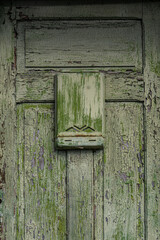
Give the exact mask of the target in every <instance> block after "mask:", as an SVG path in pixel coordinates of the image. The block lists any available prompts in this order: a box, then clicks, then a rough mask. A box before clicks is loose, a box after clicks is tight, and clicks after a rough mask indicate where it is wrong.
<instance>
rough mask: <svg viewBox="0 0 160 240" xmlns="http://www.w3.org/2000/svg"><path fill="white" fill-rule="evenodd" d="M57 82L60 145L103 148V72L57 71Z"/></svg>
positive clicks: (57, 121)
mask: <svg viewBox="0 0 160 240" xmlns="http://www.w3.org/2000/svg"><path fill="white" fill-rule="evenodd" d="M56 85H57V97H56V109H57V110H56V115H57V117H56V124H57V125H56V126H57V130H56V138H57V141H56V142H57V147H60V148H62V149H65V148H66V147H67V148H81V147H83V148H84V147H85V148H87V147H89V148H102V145H103V138H104V134H105V133H104V131H105V124H104V76H103V74H102V73H63V74H59V75H57V81H56ZM64 89H65V91H64ZM82 137H83V138H82ZM90 137H91V139H89V138H90Z"/></svg>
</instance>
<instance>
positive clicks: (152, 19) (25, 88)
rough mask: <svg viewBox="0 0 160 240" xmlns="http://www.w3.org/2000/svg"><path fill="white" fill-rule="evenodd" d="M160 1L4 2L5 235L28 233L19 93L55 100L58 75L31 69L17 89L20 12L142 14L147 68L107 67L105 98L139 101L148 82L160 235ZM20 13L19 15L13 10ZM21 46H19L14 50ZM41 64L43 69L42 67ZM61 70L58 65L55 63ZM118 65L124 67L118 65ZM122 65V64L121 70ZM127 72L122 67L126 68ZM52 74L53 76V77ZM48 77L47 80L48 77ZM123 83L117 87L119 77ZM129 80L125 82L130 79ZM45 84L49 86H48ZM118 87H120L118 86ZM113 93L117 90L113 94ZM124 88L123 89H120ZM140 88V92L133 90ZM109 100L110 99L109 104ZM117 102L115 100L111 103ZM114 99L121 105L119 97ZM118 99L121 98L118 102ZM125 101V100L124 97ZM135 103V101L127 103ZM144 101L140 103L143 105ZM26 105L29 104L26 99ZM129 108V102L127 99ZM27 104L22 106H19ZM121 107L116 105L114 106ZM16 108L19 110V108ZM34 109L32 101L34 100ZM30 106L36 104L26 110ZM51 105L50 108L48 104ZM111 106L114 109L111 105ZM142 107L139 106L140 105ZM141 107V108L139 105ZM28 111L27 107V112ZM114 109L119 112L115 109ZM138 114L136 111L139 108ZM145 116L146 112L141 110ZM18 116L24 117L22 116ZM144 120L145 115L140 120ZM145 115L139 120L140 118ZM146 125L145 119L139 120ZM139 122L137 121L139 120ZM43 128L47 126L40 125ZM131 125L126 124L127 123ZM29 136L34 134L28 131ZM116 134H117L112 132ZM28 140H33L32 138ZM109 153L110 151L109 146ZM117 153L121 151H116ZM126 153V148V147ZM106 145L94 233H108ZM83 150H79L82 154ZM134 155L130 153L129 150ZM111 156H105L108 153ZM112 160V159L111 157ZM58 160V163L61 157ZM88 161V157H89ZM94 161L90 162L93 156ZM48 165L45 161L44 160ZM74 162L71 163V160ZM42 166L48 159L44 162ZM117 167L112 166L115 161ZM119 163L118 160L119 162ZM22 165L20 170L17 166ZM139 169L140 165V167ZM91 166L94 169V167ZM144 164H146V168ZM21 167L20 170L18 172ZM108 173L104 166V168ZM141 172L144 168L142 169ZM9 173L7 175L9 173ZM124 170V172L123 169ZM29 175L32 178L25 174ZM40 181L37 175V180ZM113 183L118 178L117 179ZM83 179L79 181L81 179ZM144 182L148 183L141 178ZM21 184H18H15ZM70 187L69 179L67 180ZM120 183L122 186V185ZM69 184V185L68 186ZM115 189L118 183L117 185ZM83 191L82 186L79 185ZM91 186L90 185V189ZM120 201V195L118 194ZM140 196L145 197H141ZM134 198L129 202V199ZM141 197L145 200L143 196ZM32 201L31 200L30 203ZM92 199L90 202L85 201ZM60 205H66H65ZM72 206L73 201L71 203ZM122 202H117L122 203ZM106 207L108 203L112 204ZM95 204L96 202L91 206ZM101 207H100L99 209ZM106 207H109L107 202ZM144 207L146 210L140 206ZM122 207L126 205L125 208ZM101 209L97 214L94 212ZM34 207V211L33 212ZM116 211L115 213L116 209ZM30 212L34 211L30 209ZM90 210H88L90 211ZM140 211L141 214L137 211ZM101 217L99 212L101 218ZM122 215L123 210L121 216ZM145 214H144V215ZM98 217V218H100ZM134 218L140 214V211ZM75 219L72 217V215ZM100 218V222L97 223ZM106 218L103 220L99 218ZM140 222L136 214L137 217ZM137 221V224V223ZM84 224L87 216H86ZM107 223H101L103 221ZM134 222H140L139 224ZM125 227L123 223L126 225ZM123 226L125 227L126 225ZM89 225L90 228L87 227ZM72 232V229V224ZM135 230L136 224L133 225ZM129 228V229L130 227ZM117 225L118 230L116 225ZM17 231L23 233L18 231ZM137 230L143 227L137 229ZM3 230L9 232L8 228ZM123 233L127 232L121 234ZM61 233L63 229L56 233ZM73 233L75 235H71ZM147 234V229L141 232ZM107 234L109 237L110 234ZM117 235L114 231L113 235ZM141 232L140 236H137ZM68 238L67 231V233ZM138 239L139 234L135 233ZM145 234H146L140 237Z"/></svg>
mask: <svg viewBox="0 0 160 240" xmlns="http://www.w3.org/2000/svg"><path fill="white" fill-rule="evenodd" d="M159 9H160V5H159V3H158V2H157V3H156V2H153V3H151V2H149V3H145V1H143V4H142V2H139V3H135V4H134V3H131V4H127V3H118V4H108V5H107V4H106V5H103V6H101V5H97V6H66V7H65V6H57V7H55V6H54V7H31V8H17V9H16V11H15V10H14V8H12V9H10V8H5V9H4V8H1V12H0V13H1V16H0V19H1V20H0V29H1V34H0V51H1V59H0V78H1V79H0V80H1V81H0V92H1V95H0V99H1V101H0V114H1V119H0V129H1V150H0V158H1V165H0V175H1V182H0V186H1V188H2V189H3V192H4V198H3V199H4V207H3V225H4V226H5V227H4V231H3V233H5V235H6V239H7V240H9V239H12V240H13V239H17V238H18V237H19V236H20V234H22V236H23V233H24V230H25V229H24V227H23V226H24V225H23V221H24V216H23V213H24V209H23V208H24V205H23V181H24V180H23V178H24V175H23V171H24V169H23V167H24V166H23V164H22V162H20V163H19V162H18V167H17V166H15V165H16V156H15V152H16V150H17V148H19V147H21V144H22V143H23V141H24V137H23V135H22V132H23V129H22V130H21V128H22V126H23V124H24V119H23V118H21V117H20V116H18V115H17V129H18V122H19V120H20V122H21V125H19V126H20V131H18V134H17V141H18V142H19V144H17V147H16V134H15V126H16V109H15V107H16V105H15V95H16V98H17V102H23V101H46V102H47V101H53V100H54V95H52V94H53V93H54V88H53V75H54V74H55V73H54V71H53V72H52V71H44V72H42V71H36V72H35V71H34V69H33V70H32V71H28V70H27V72H26V73H23V71H22V73H21V74H19V75H17V78H16V79H17V83H16V88H17V92H15V85H14V83H15V82H14V74H15V66H16V62H15V56H14V47H13V44H14V40H15V39H14V37H15V35H16V32H14V30H13V27H14V23H15V22H14V20H13V19H14V17H15V16H16V17H17V19H19V20H27V19H36V20H39V19H47V18H50V19H51V18H54V17H60V18H63V17H64V18H65V17H66V18H67V17H78V18H86V17H88V18H89V17H91V18H94V17H99V18H101V17H109V18H110V17H111V18H132V19H133V18H136V19H142V21H143V27H144V28H143V37H144V41H143V43H144V46H145V48H144V49H143V50H145V54H144V56H145V58H144V59H143V60H144V63H145V65H144V74H139V73H136V72H135V73H133V72H132V73H131V72H130V73H129V74H128V73H127V72H124V73H115V72H116V71H114V73H113V72H107V75H106V76H107V77H106V89H107V79H109V80H108V83H109V85H108V86H109V88H108V92H107V91H106V92H107V95H106V100H107V98H108V101H118V100H120V101H125V100H126V101H140V102H143V100H144V95H143V86H142V85H143V76H144V83H145V105H144V106H145V108H144V110H145V111H144V116H143V117H144V123H145V129H144V130H145V136H146V137H145V138H146V141H145V148H146V149H147V152H146V153H145V206H144V208H145V216H144V217H145V229H144V230H145V239H146V240H150V239H159V238H160V230H159V229H160V227H159V224H160V220H159V216H160V209H159V206H160V204H159V201H160V199H159V198H160V197H159V196H160V195H159V181H160V177H159V176H160V174H159V157H158V156H159V149H160V146H159V144H160V140H159V139H160V136H159V134H160V133H159V121H160V120H159V106H160V103H159V97H160V96H159V95H160V92H159V89H160V84H159V80H160V79H159V76H160V71H159V51H160V49H159V38H160V31H159V16H160V14H159V11H160V10H159ZM14 15H15V16H14ZM15 52H16V51H15ZM39 70H40V69H39ZM55 71H57V69H55ZM118 71H119V70H118ZM120 71H121V70H120ZM121 72H122V71H121ZM48 77H49V79H48ZM43 79H44V81H43ZM115 79H117V82H118V83H119V86H118V87H117V82H116V80H115ZM125 83H126V84H125ZM43 86H44V88H43ZM118 90H119V91H118ZM111 93H112V95H111ZM121 93H122V94H121ZM134 93H135V94H134ZM108 104H110V103H107V105H108ZM111 104H112V103H111ZM114 104H115V105H114ZM114 104H113V105H114V106H116V103H114ZM117 104H118V103H117ZM119 104H120V103H119ZM128 104H130V103H128ZM132 104H133V105H134V106H137V107H138V106H141V104H140V103H132ZM138 104H140V105H138ZM25 106H26V105H25ZM125 106H126V109H127V106H129V105H127V103H125ZM20 108H23V105H22V107H20V106H19V107H18V109H20ZM38 108H40V105H37V109H38ZM115 108H116V107H115ZM18 109H17V112H19V110H18ZM30 109H32V107H31V106H30ZM27 111H31V110H27ZM48 111H49V110H48ZM108 111H110V110H108ZM116 111H117V113H118V114H119V115H121V113H120V112H119V110H116ZM136 112H137V110H136ZM138 113H139V114H140V112H139V110H138ZM26 114H27V113H26ZM112 114H113V115H114V113H112ZM134 115H135V116H134V117H135V118H136V114H134ZM141 117H142V116H141ZM18 119H19V120H18ZM132 121H133V120H132V119H131V122H129V124H131V125H134V123H132ZM141 121H142V120H141ZM141 121H140V122H141ZM140 126H142V124H140ZM136 127H137V126H136ZM41 129H42V130H43V128H42V127H41ZM124 131H126V128H124ZM26 134H28V135H27V136H29V133H26ZM112 140H113V138H112ZM27 144H29V141H27ZM23 151H24V150H23V147H22V149H21V154H20V155H19V159H20V161H22V160H23V158H22V155H23ZM104 154H105V152H104ZM115 154H116V153H115ZM124 154H127V153H124ZM73 155H75V152H73ZM102 155H103V154H102V151H98V152H97V151H95V152H94V154H93V158H92V160H94V163H93V165H92V166H94V170H93V179H92V181H93V187H92V189H94V191H93V193H94V194H95V195H94V194H93V199H94V201H93V205H92V209H93V222H92V223H93V227H92V233H91V231H90V236H91V235H92V236H94V235H95V239H98V240H99V239H103V212H102V209H103V176H104V183H105V180H106V177H105V175H103V157H102ZM79 156H80V155H79ZM129 156H131V155H129ZM105 159H106V156H105ZM106 160H107V159H106ZM57 164H58V163H57ZM86 164H87V163H86ZM90 164H91V162H90ZM44 166H45V165H44ZM68 166H70V165H68ZM41 167H42V168H43V165H41ZM110 167H112V166H110ZM117 167H118V166H117ZM44 168H45V167H44ZM18 169H19V170H18ZM138 169H139V167H138ZM89 170H90V171H91V169H89ZM141 170H142V169H141ZM17 171H18V172H19V174H20V175H18V177H19V178H18V177H17V174H16V172H17ZM104 174H105V172H104ZM137 174H139V172H138V171H137ZM112 175H113V179H114V178H115V177H116V176H117V175H116V174H115V172H114V171H112ZM4 176H5V177H4ZM118 176H119V175H118ZM127 177H128V175H126V174H125V173H124V172H122V174H121V178H120V181H121V182H122V183H123V184H124V185H125V186H126V184H125V181H126V179H127ZM16 178H17V179H18V181H19V179H21V180H20V181H21V185H19V182H17V183H16ZM25 181H27V179H26V180H25ZM37 181H38V180H37ZM113 183H114V181H113ZM78 184H79V183H78ZM134 184H136V179H134ZM141 184H142V185H143V183H141ZM16 185H17V187H18V190H16ZM63 187H65V184H64V186H63ZM118 189H119V188H118ZM68 190H70V189H68ZM113 190H114V189H113ZM76 192H78V190H76ZM90 192H91V191H90ZM16 193H17V204H20V205H17V211H20V212H19V214H20V215H19V219H17V224H18V222H19V225H18V226H20V225H21V224H22V225H21V227H22V229H21V232H20V233H16V232H17V231H18V230H19V229H18V228H17V227H16V224H15V221H16V212H17V211H14V208H15V200H16V199H15V197H16ZM113 193H114V196H115V197H116V196H117V195H116V193H115V192H114V191H113ZM140 197H141V196H140V195H137V198H138V199H140ZM108 198H109V194H108V192H106V191H105V192H104V201H107V200H105V199H108ZM117 201H118V200H117ZM139 202H140V201H139ZM139 202H136V204H137V212H138V213H137V214H140V213H141V214H142V212H141V211H142V209H143V205H142V207H141V208H140V205H139ZM129 203H130V202H129ZM141 203H142V202H141ZM28 204H29V203H28ZM86 204H87V203H86ZM60 206H61V205H60ZM67 206H69V205H67ZM117 206H118V205H117ZM105 207H107V208H108V205H106V206H105ZM90 209H91V208H90ZM97 209H98V210H97ZM105 209H106V208H105ZM140 209H141V210H140ZM121 211H122V209H121ZM95 212H96V214H95ZM34 214H35V212H33V215H34ZM113 214H114V213H113ZM125 214H127V211H125V213H124V216H126V215H125ZM27 216H28V217H29V214H28V215H27ZM88 216H89V215H88ZM137 216H138V215H137ZM97 217H98V218H97ZM119 217H120V216H119ZM142 217H143V216H142ZM98 219H99V220H98ZM134 219H137V218H136V217H135V218H134ZM104 220H105V221H106V222H105V221H104V223H105V224H107V223H108V224H110V219H109V218H108V217H107V216H105V215H104ZM70 221H73V219H70ZM97 222H98V224H97ZM100 222H101V224H100V225H99V223H100ZM135 223H136V220H135ZM135 223H134V224H135ZM84 224H85V222H84ZM101 226H102V227H101ZM110 226H111V232H108V229H106V228H105V236H107V234H112V231H113V227H116V228H117V229H118V227H119V225H118V223H117V225H116V224H115V223H114V224H113V225H110ZM134 226H135V225H134ZM123 227H124V226H123ZM123 227H122V229H123ZM84 229H85V228H84ZM71 230H72V231H71V232H70V233H69V234H72V233H73V229H71ZM131 230H132V229H131ZM131 230H130V231H131ZM117 231H118V230H117ZM16 234H18V235H17V236H16ZM63 234H67V232H65V231H64V232H63ZM136 234H138V232H136ZM3 235H4V234H3ZM123 235H124V234H123V233H122V236H123ZM57 236H58V235H57ZM70 236H71V235H70ZM141 236H143V235H141ZM106 238H107V237H106ZM114 238H115V237H114ZM138 238H140V237H138ZM20 239H23V240H24V238H23V237H21V238H20ZM64 239H65V237H64ZM118 239H131V237H130V236H128V237H127V236H125V237H121V235H119V236H118ZM134 239H137V237H134ZM141 239H143V238H142V237H141Z"/></svg>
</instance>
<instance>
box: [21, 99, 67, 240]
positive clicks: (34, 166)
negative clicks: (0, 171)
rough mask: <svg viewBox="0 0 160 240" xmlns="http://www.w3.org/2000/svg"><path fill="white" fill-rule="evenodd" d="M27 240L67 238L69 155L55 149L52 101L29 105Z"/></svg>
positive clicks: (26, 123) (26, 148)
mask: <svg viewBox="0 0 160 240" xmlns="http://www.w3.org/2000/svg"><path fill="white" fill-rule="evenodd" d="M24 107H25V114H24V116H25V119H24V137H25V149H24V172H23V174H24V205H25V206H24V207H25V217H24V224H25V237H24V239H25V240H32V239H55V240H63V239H66V189H65V178H66V175H65V174H66V154H65V152H60V153H58V152H56V151H55V149H54V115H53V105H52V104H28V105H27V104H25V106H24Z"/></svg>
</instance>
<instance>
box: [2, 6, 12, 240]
mask: <svg viewBox="0 0 160 240" xmlns="http://www.w3.org/2000/svg"><path fill="white" fill-rule="evenodd" d="M12 11H13V9H11V8H10V7H5V8H3V7H2V6H0V190H1V192H3V202H4V204H3V206H4V207H3V213H2V215H3V216H1V217H2V219H1V220H2V224H1V230H2V231H3V233H2V231H1V233H0V238H1V239H4V237H6V239H7V240H11V239H12V240H13V239H15V205H16V184H15V182H16V164H15V159H16V157H15V153H16V137H15V136H16V135H15V133H16V129H15V126H16V111H15V67H16V65H15V59H14V39H13V22H11V19H12V16H11V13H12ZM4 235H5V236H4Z"/></svg>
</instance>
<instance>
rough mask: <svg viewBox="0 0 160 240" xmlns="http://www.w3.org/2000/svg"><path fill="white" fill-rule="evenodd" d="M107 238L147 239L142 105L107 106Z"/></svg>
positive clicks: (105, 204) (109, 104)
mask: <svg viewBox="0 0 160 240" xmlns="http://www.w3.org/2000/svg"><path fill="white" fill-rule="evenodd" d="M106 114H107V115H106V147H105V165H104V239H105V240H107V239H117V240H119V239H126V240H127V239H130V240H133V239H144V153H143V105H142V104H141V103H133V102H132V103H107V104H106Z"/></svg>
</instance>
